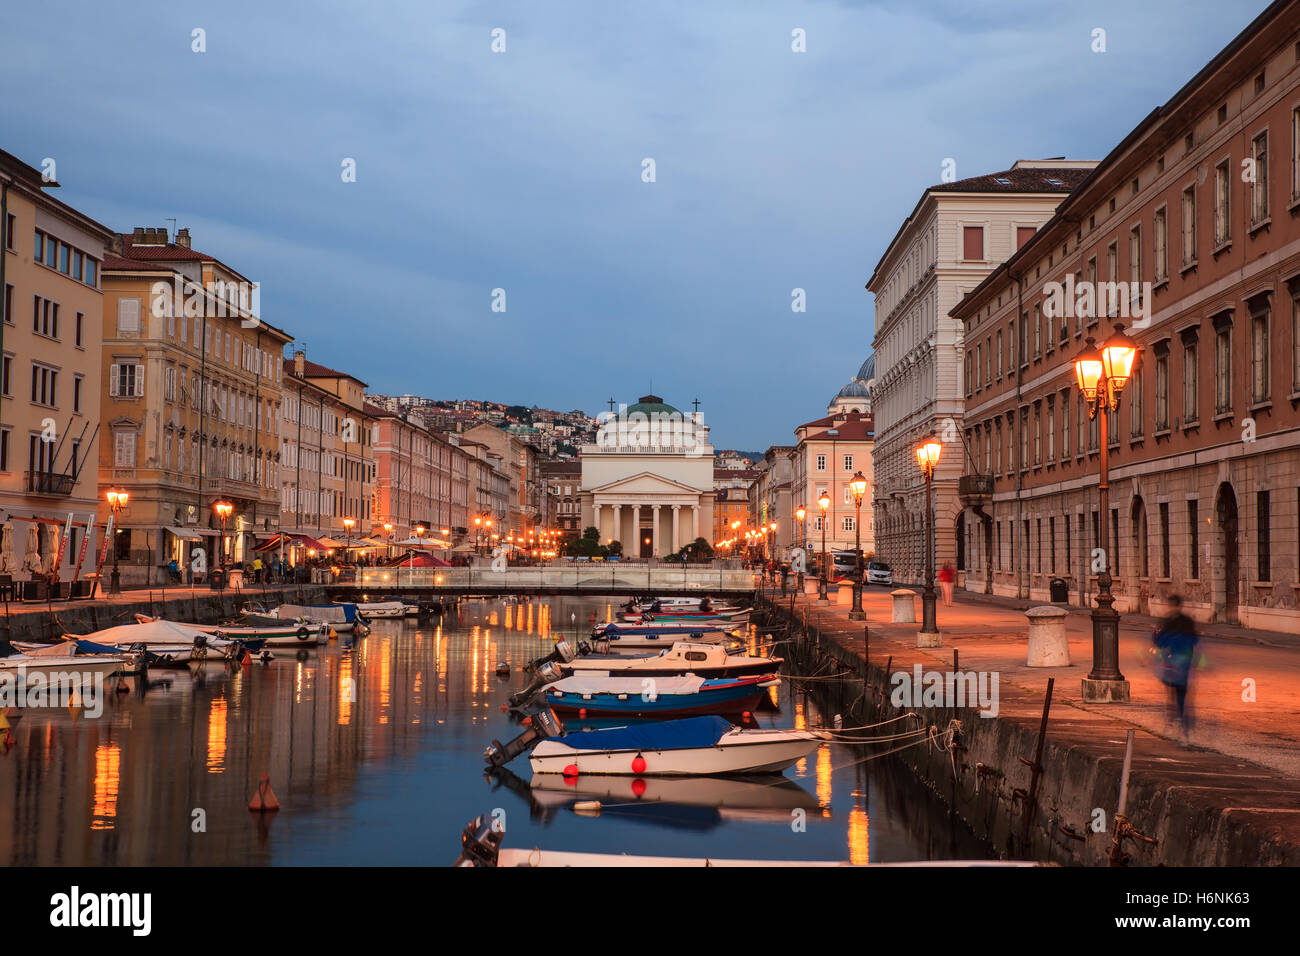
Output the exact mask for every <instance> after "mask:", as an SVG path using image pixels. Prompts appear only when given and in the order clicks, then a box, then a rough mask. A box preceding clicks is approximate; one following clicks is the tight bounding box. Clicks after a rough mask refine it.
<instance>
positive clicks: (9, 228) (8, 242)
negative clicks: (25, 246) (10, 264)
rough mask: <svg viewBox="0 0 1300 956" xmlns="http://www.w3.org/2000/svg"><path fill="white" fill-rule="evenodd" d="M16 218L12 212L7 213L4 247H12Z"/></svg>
mask: <svg viewBox="0 0 1300 956" xmlns="http://www.w3.org/2000/svg"><path fill="white" fill-rule="evenodd" d="M17 218H18V217H17V216H15V215H14V214H13V213H9V217H8V219H7V220H6V221H5V248H6V249H12V248H13V247H14V228H15V226H16V220H17Z"/></svg>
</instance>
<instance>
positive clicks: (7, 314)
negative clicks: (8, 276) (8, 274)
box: [3, 282, 14, 325]
mask: <svg viewBox="0 0 1300 956" xmlns="http://www.w3.org/2000/svg"><path fill="white" fill-rule="evenodd" d="M3 315H4V321H5V324H6V325H13V323H14V287H13V283H11V282H6V283H5V301H4V313H3Z"/></svg>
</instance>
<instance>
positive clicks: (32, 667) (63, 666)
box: [0, 653, 134, 690]
mask: <svg viewBox="0 0 1300 956" xmlns="http://www.w3.org/2000/svg"><path fill="white" fill-rule="evenodd" d="M133 669H134V665H133V664H132V659H131V657H130V656H129V655H126V654H122V655H113V656H109V655H105V656H83V655H77V656H73V655H71V654H64V655H62V656H59V655H55V654H44V653H42V654H10V655H9V656H8V657H0V682H3V683H9V682H11V681H12V682H14V684H16V686H17V687H18V689H20V690H21V689H22V688H24V687H25V686H26V684H27V682H28V681H30V680H31V678H32V677H33V675H36V674H39V675H41V680H42V682H43V683H44V684H45V685H46V686H68V687H83V686H85V685H86V684H88V683H92V682H93V681H94V680H95V677H96V675H99V678H100V679H101V680H102V679H103V678H106V677H109V676H110V675H112V674H115V673H117V672H118V671H129V670H133Z"/></svg>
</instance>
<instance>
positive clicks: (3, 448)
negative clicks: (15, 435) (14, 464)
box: [0, 428, 11, 471]
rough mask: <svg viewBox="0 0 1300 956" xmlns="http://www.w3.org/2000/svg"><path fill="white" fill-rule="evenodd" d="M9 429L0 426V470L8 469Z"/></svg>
mask: <svg viewBox="0 0 1300 956" xmlns="http://www.w3.org/2000/svg"><path fill="white" fill-rule="evenodd" d="M10 431H11V429H9V428H0V471H8V470H9V433H10Z"/></svg>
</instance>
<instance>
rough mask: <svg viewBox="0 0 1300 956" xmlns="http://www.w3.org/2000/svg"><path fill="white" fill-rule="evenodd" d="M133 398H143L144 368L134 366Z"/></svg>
mask: <svg viewBox="0 0 1300 956" xmlns="http://www.w3.org/2000/svg"><path fill="white" fill-rule="evenodd" d="M135 397H136V398H143V397H144V366H143V365H136V367H135Z"/></svg>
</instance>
